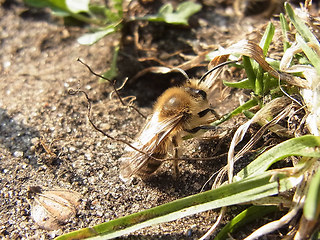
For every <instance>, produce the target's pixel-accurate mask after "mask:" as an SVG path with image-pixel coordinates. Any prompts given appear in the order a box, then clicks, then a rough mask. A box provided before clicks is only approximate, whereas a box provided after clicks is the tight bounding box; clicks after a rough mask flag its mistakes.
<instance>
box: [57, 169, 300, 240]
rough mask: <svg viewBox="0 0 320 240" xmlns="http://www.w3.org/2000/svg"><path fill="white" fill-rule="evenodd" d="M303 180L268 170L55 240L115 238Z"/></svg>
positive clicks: (271, 191)
mask: <svg viewBox="0 0 320 240" xmlns="http://www.w3.org/2000/svg"><path fill="white" fill-rule="evenodd" d="M301 180H302V178H301V177H300V176H288V175H286V174H277V178H274V172H265V173H263V174H260V175H258V176H255V177H253V178H246V179H243V180H241V181H239V182H234V183H231V184H229V185H224V186H221V187H219V188H217V189H214V190H210V191H207V192H203V193H199V194H195V195H192V196H189V197H185V198H182V199H178V200H175V201H172V202H170V203H167V204H163V205H160V206H158V207H154V208H151V209H148V210H144V211H141V212H138V213H134V214H131V215H128V216H125V217H122V218H118V219H115V220H111V221H109V222H106V223H102V224H99V225H96V226H94V227H92V228H85V229H81V230H78V231H75V232H71V233H69V234H65V235H63V236H60V237H58V238H56V240H70V239H83V236H84V237H85V238H86V237H90V239H110V238H115V237H119V236H122V235H124V234H128V233H131V232H133V231H135V230H138V229H141V228H144V227H148V226H152V225H154V224H159V223H163V222H169V221H173V220H176V219H179V218H182V217H185V216H189V215H193V214H196V213H200V212H204V211H207V210H210V209H217V208H221V207H224V206H230V205H234V204H239V203H244V202H248V201H253V200H257V199H261V198H264V197H267V196H272V195H275V194H278V193H279V192H283V191H287V190H289V189H291V188H292V187H295V186H296V185H297V184H299V183H300V182H301Z"/></svg>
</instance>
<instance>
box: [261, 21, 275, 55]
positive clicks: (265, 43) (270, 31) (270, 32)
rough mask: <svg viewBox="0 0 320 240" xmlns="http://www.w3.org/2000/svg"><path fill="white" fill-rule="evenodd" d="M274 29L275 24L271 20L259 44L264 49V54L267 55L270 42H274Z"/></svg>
mask: <svg viewBox="0 0 320 240" xmlns="http://www.w3.org/2000/svg"><path fill="white" fill-rule="evenodd" d="M274 30H275V28H274V25H273V24H272V23H271V22H269V24H268V26H267V28H266V31H265V32H264V34H263V36H262V38H261V41H260V43H259V46H260V47H261V48H262V50H263V54H264V56H267V53H268V50H269V47H270V44H271V42H272V38H273V36H274Z"/></svg>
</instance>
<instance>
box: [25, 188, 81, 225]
mask: <svg viewBox="0 0 320 240" xmlns="http://www.w3.org/2000/svg"><path fill="white" fill-rule="evenodd" d="M29 193H30V195H33V203H32V207H31V217H32V219H33V220H34V221H35V222H36V223H37V224H38V225H39V227H40V228H42V229H46V230H55V229H58V228H60V225H61V224H62V223H66V222H67V221H68V220H69V219H70V218H72V217H74V216H75V215H76V212H77V208H78V207H79V199H80V194H79V193H77V192H74V191H71V190H67V189H54V190H44V191H43V190H42V189H41V187H38V186H36V187H29Z"/></svg>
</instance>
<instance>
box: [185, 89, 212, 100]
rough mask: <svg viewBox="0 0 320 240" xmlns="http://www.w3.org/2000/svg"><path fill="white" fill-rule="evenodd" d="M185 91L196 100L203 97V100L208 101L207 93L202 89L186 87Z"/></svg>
mask: <svg viewBox="0 0 320 240" xmlns="http://www.w3.org/2000/svg"><path fill="white" fill-rule="evenodd" d="M185 90H186V91H187V92H188V93H189V94H190V95H191V96H193V97H194V98H198V97H201V98H202V99H203V100H205V99H207V93H206V92H205V91H203V90H201V89H195V88H189V87H186V88H185Z"/></svg>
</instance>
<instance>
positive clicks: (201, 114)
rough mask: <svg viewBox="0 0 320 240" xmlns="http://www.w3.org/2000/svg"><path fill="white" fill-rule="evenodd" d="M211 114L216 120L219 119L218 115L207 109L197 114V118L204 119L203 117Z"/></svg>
mask: <svg viewBox="0 0 320 240" xmlns="http://www.w3.org/2000/svg"><path fill="white" fill-rule="evenodd" d="M209 112H210V113H212V114H213V115H214V116H215V117H216V118H218V119H219V118H220V116H219V114H218V113H217V112H216V111H215V110H214V109H212V108H207V109H205V110H203V111H201V112H198V116H199V117H204V116H205V115H207V113H209Z"/></svg>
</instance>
